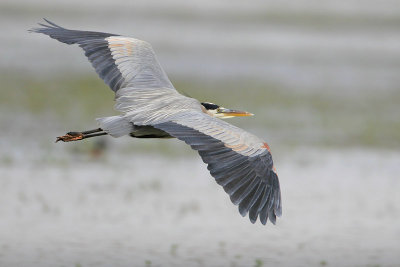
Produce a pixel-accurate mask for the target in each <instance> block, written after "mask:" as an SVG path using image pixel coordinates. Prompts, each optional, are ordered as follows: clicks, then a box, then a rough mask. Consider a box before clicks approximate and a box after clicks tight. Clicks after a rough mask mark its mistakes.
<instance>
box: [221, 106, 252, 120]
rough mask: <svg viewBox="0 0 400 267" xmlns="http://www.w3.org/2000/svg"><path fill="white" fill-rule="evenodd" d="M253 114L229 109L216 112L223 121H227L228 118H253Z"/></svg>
mask: <svg viewBox="0 0 400 267" xmlns="http://www.w3.org/2000/svg"><path fill="white" fill-rule="evenodd" d="M253 115H254V114H253V113H250V112H247V111H240V110H234V109H228V108H218V110H217V112H216V117H219V118H222V119H227V118H232V117H248V116H253Z"/></svg>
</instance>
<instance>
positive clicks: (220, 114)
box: [201, 102, 254, 119]
mask: <svg viewBox="0 0 400 267" xmlns="http://www.w3.org/2000/svg"><path fill="white" fill-rule="evenodd" d="M201 105H202V106H203V107H204V110H205V113H207V114H208V115H210V116H212V117H216V118H220V119H228V118H233V117H247V116H253V115H254V114H252V113H250V112H246V111H240V110H234V109H228V108H224V107H221V106H218V105H216V104H214V103H209V102H203V103H201Z"/></svg>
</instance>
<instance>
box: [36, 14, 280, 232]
mask: <svg viewBox="0 0 400 267" xmlns="http://www.w3.org/2000/svg"><path fill="white" fill-rule="evenodd" d="M45 21H46V22H47V24H41V23H39V25H40V26H41V27H39V28H33V29H31V30H30V31H31V32H36V33H43V34H46V35H48V36H50V37H51V38H53V39H56V40H58V41H60V42H63V43H65V44H69V45H70V44H77V45H79V46H80V47H81V48H82V49H83V50H84V51H85V55H86V57H87V58H88V59H89V61H90V62H91V64H92V66H93V67H94V68H95V70H96V72H97V74H98V75H99V76H100V78H101V79H103V81H104V82H105V83H106V84H107V85H108V86H109V87H110V88H111V90H113V91H114V92H115V101H116V104H115V109H116V110H117V111H119V112H120V113H121V115H119V116H111V117H105V118H98V119H97V122H98V124H99V125H100V128H98V129H94V130H89V131H82V132H68V133H67V134H66V135H64V136H60V137H57V141H64V142H69V141H78V140H82V139H87V138H91V137H95V136H100V135H111V136H112V137H121V136H124V135H130V136H131V137H136V138H173V137H175V138H178V139H179V140H182V141H184V142H185V143H186V144H188V145H190V146H191V147H192V149H194V150H197V152H198V153H199V154H200V156H201V158H202V160H203V161H204V163H206V164H208V170H209V171H210V173H211V175H212V176H213V177H214V178H215V180H216V182H217V183H218V184H219V185H221V186H222V187H223V189H224V190H225V192H226V193H228V195H229V196H230V199H231V201H232V203H233V204H235V205H238V206H239V212H240V214H241V215H242V216H243V217H244V216H246V215H247V214H249V218H250V221H251V222H252V223H255V222H256V221H257V218H259V220H260V221H261V223H262V224H264V225H265V224H266V223H267V220H268V219H269V220H270V221H271V222H272V223H273V224H275V222H276V216H280V215H281V214H282V206H281V192H280V187H279V180H278V176H277V173H276V169H275V167H274V164H273V160H272V156H271V151H270V148H269V146H268V144H267V143H266V142H264V141H263V140H262V139H260V138H258V137H257V136H255V135H252V134H250V133H248V132H246V131H244V130H243V129H240V128H238V127H236V126H233V125H232V124H229V123H227V122H225V121H223V120H222V119H226V118H231V117H237V116H251V115H253V114H251V113H248V112H244V111H238V110H233V109H227V108H223V107H221V106H219V105H216V104H213V103H208V102H205V103H200V102H199V101H198V100H196V99H194V98H190V97H187V96H184V95H182V94H180V93H178V91H177V90H176V89H175V88H174V86H173V85H172V83H171V82H170V80H169V79H168V77H167V75H166V74H165V72H164V70H163V69H162V68H161V66H160V64H159V62H158V61H157V58H156V55H155V53H154V51H153V49H152V47H151V45H150V44H149V43H147V42H145V41H141V40H138V39H134V38H131V37H126V36H121V35H118V34H111V33H103V32H92V31H80V30H69V29H66V28H63V27H60V26H58V25H56V24H54V23H53V22H51V21H49V20H46V19H45Z"/></svg>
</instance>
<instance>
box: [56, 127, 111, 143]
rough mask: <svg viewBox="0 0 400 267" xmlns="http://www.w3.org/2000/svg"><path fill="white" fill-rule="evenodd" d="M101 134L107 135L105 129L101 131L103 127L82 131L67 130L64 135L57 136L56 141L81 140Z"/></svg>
mask: <svg viewBox="0 0 400 267" xmlns="http://www.w3.org/2000/svg"><path fill="white" fill-rule="evenodd" d="M101 135H107V133H106V132H105V131H103V129H101V128H97V129H94V130H89V131H84V132H68V133H67V134H66V135H63V136H59V137H57V139H56V143H57V142H58V141H63V142H71V141H79V140H83V139H87V138H90V137H95V136H101Z"/></svg>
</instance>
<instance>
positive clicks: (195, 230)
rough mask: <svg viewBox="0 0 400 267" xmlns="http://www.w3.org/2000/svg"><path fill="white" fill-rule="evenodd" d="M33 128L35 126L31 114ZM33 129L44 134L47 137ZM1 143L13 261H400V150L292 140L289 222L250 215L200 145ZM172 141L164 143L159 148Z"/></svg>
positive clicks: (0, 225) (286, 163) (281, 166)
mask: <svg viewBox="0 0 400 267" xmlns="http://www.w3.org/2000/svg"><path fill="white" fill-rule="evenodd" d="M25 125H27V126H29V123H28V122H27V123H26V124H25ZM36 133H37V132H36V131H32V136H38V135H36ZM47 135H50V136H52V135H53V133H51V132H50V133H46V134H45V135H44V136H43V137H42V139H41V140H40V141H39V140H36V141H35V142H32V139H29V140H23V139H22V138H20V137H18V135H15V136H9V138H8V142H7V143H5V141H4V139H3V140H2V143H1V144H0V145H1V150H0V151H1V152H0V158H1V162H0V177H1V179H0V183H1V186H0V217H1V218H2V219H1V220H0V229H1V231H0V236H1V237H0V265H1V266H28V265H29V266H268V265H274V266H288V265H289V266H290V265H294V266H319V265H326V264H328V265H331V266H397V264H398V262H399V260H400V258H399V255H398V251H399V249H400V247H399V242H398V240H399V238H400V227H399V225H398V224H397V223H394V222H396V221H398V220H399V219H400V204H399V203H400V197H399V195H398V189H399V188H400V184H399V183H400V182H399V179H398V173H399V171H400V164H399V163H400V153H399V152H396V151H388V150H371V149H366V148H359V149H355V148H354V149H318V148H305V147H304V148H301V147H297V148H295V149H288V148H281V147H279V146H275V147H274V149H273V151H274V153H273V155H274V159H275V164H276V166H277V168H278V173H279V177H280V183H281V189H282V196H283V215H282V217H281V218H278V221H277V225H275V226H274V225H271V224H270V223H268V224H267V225H266V226H262V225H261V224H260V223H259V222H257V223H256V224H254V225H252V224H251V223H250V221H249V220H248V218H242V217H241V216H240V214H239V212H238V211H237V208H236V207H235V206H234V205H232V204H231V203H230V200H229V198H228V196H227V195H226V193H225V192H224V191H223V190H222V188H220V187H219V186H218V185H217V184H216V183H215V182H214V180H213V178H212V177H211V176H210V174H209V173H208V171H207V169H206V166H205V165H204V164H203V163H202V161H201V159H200V158H199V157H198V156H197V154H196V153H195V152H194V151H191V150H190V149H189V148H187V147H186V146H184V145H183V144H181V143H180V142H178V141H177V140H164V142H168V143H169V145H171V146H173V147H174V148H175V150H176V151H175V153H172V154H170V153H169V152H168V150H167V151H165V150H160V151H157V150H156V149H154V147H152V150H150V151H147V153H144V152H143V150H141V151H140V152H139V151H135V146H131V144H132V143H135V142H140V141H141V140H134V139H131V138H120V139H112V140H109V139H110V138H108V139H107V138H106V140H108V141H109V142H108V148H107V149H106V150H98V149H96V148H95V147H96V145H95V143H93V142H86V143H75V144H67V143H65V144H60V143H58V144H54V143H52V142H53V139H51V140H50V139H49V138H47V137H46V136H47ZM157 144H160V143H157V142H156V145H157Z"/></svg>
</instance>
